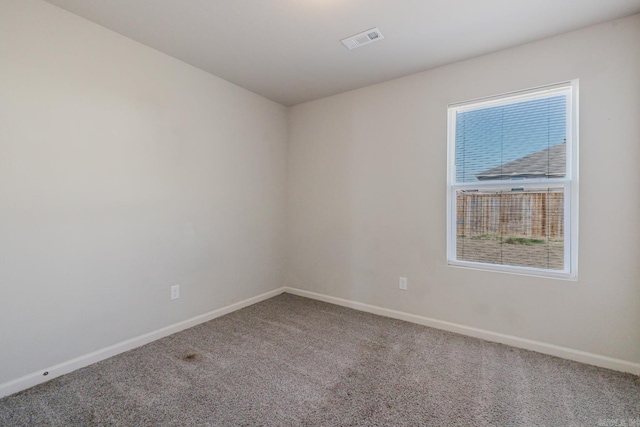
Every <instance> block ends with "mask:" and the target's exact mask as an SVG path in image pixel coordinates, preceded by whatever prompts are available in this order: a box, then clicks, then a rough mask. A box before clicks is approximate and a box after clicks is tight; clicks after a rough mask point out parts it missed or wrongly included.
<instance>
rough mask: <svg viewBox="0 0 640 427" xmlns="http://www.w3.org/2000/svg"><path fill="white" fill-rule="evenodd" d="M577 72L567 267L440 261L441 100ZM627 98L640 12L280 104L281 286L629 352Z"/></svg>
mask: <svg viewBox="0 0 640 427" xmlns="http://www.w3.org/2000/svg"><path fill="white" fill-rule="evenodd" d="M574 78H578V79H580V233H579V239H580V244H579V271H578V273H579V280H578V281H573V282H572V281H562V280H553V279H542V278H533V277H525V276H516V275H509V274H502V273H492V272H485V271H474V270H467V269H460V268H454V267H447V266H446V156H447V139H446V129H447V105H448V104H449V103H453V102H459V101H464V100H469V99H473V98H478V97H483V96H488V95H495V94H500V93H504V92H509V91H514V90H520V89H526V88H531V87H535V86H540V85H545V84H550V83H556V82H561V81H566V80H569V79H574ZM639 112H640V15H636V16H633V17H630V18H627V19H622V20H618V21H614V22H609V23H605V24H603V25H599V26H595V27H591V28H587V29H584V30H580V31H576V32H572V33H568V34H565V35H562V36H558V37H554V38H551V39H546V40H543V41H539V42H536V43H531V44H528V45H525V46H520V47H517V48H513V49H509V50H505V51H501V52H497V53H494V54H491V55H486V56H482V57H478V58H475V59H471V60H467V61H463V62H460V63H456V64H453V65H449V66H445V67H441V68H438V69H434V70H430V71H426V72H423V73H419V74H415V75H412V76H409V77H405V78H401V79H397V80H393V81H389V82H386V83H382V84H379V85H375V86H370V87H367V88H364V89H360V90H356V91H352V92H348V93H344V94H341V95H337V96H333V97H329V98H325V99H322V100H318V101H314V102H309V103H306V104H301V105H298V106H295V107H292V108H291V109H290V111H289V144H290V148H289V158H288V161H289V163H288V165H289V167H288V211H287V215H288V222H287V224H288V268H287V283H288V286H292V287H296V288H301V289H305V290H310V291H314V292H318V293H322V294H326V295H330V296H333V297H339V298H345V299H349V300H353V301H359V302H363V303H368V304H373V305H377V306H382V307H385V308H389V309H395V310H400V311H404V312H408V313H412V314H416V315H421V316H426V317H430V318H434V319H439V320H444V321H449V322H454V323H457V324H462V325H467V326H471V327H475V328H480V329H485V330H488V331H493V332H498V333H503V334H509V335H513V336H517V337H521V338H526V339H531V340H536V341H541V342H543V343H548V344H554V345H560V346H563V347H568V348H571V349H577V350H582V351H586V352H590V353H595V354H597V355H604V356H610V357H614V358H619V359H622V360H626V361H630V362H640V327H639V325H640V245H639V242H640V221H639V218H640V191H638V189H637V184H638V183H640V166H639V162H640V117H639ZM398 276H406V277H408V279H409V290H408V291H406V292H403V291H400V290H398Z"/></svg>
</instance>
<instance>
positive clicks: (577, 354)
mask: <svg viewBox="0 0 640 427" xmlns="http://www.w3.org/2000/svg"><path fill="white" fill-rule="evenodd" d="M285 292H287V293H290V294H293V295H298V296H301V297H306V298H311V299H315V300H319V301H324V302H328V303H331V304H336V305H341V306H343V307H349V308H353V309H355V310H360V311H365V312H367V313H372V314H377V315H380V316H385V317H391V318H393V319H399V320H405V321H407V322H411V323H417V324H419V325H424V326H429V327H432V328H436V329H442V330H445V331H449V332H455V333H458V334H461V335H467V336H471V337H475V338H480V339H483V340H486V341H492V342H498V343H501V344H506V345H510V346H512V347H518V348H523V349H525V350H532V351H537V352H538V353H543V354H548V355H551V356H556V357H560V358H563V359H568V360H574V361H576V362H581V363H586V364H588V365H594V366H599V367H602V368H607V369H613V370H616V371H622V372H628V373H631V374H634V375H640V363H634V362H629V361H627V360H621V359H615V358H613V357H608V356H601V355H599V354H594V353H588V352H586V351H581V350H574V349H571V348H567V347H561V346H558V345H553V344H547V343H543V342H540V341H533V340H529V339H525V338H519V337H515V336H513V335H506V334H500V333H497V332H491V331H486V330H484V329H478V328H473V327H471V326H464V325H459V324H457V323H451V322H445V321H443V320H436V319H431V318H428V317H424V316H418V315H416V314H409V313H404V312H402V311H397V310H390V309H388V308H383V307H378V306H375V305H369V304H364V303H361V302H355V301H350V300H346V299H342V298H336V297H332V296H329V295H324V294H318V293H316V292H310V291H304V290H301V289H296V288H285Z"/></svg>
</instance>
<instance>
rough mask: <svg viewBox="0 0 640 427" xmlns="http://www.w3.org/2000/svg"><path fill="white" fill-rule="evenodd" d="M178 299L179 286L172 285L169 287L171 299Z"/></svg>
mask: <svg viewBox="0 0 640 427" xmlns="http://www.w3.org/2000/svg"><path fill="white" fill-rule="evenodd" d="M178 298H180V285H173V286H172V287H171V299H172V300H174V299H178Z"/></svg>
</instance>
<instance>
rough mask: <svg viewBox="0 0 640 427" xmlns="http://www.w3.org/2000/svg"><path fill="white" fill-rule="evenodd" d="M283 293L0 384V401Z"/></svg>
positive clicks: (226, 309) (217, 311)
mask: <svg viewBox="0 0 640 427" xmlns="http://www.w3.org/2000/svg"><path fill="white" fill-rule="evenodd" d="M284 291H285V288H279V289H275V290H273V291H269V292H265V293H264V294H260V295H258V296H255V297H252V298H249V299H246V300H244V301H240V302H237V303H235V304H231V305H228V306H226V307H222V308H219V309H217V310H213V311H210V312H208V313H205V314H201V315H199V316H196V317H192V318H191V319H187V320H184V321H182V322H178V323H175V324H173V325H169V326H166V327H164V328H162V329H158V330H156V331H153V332H149V333H147V334H144V335H140V336H137V337H134V338H131V339H128V340H126V341H122V342H119V343H117V344H114V345H111V346H109V347H105V348H102V349H100V350H96V351H94V352H91V353H88V354H85V355H82V356H79V357H76V358H75V359H71V360H68V361H66V362H62V363H59V364H57V365H55V366H51V367H48V368H44V369H41V370H39V371H38V372H33V373H31V374H28V375H25V376H23V377H20V378H16V379H15V380H12V381H9V382H6V383H3V384H0V397H4V396H8V395H10V394H13V393H17V392H19V391H22V390H26V389H28V388H30V387H33V386H35V385H38V384H41V383H44V382H47V381H49V380H52V379H54V378H56V377H59V376H61V375H64V374H68V373H69V372H72V371H75V370H76V369H80V368H84V367H85V366H88V365H91V364H92V363H96V362H99V361H101V360H104V359H107V358H109V357H112V356H115V355H116V354H120V353H124V352H125V351H129V350H132V349H134V348H136V347H140V346H142V345H145V344H148V343H150V342H152V341H155V340H158V339H160V338H164V337H166V336H169V335H171V334H175V333H176V332H180V331H182V330H184V329H188V328H191V327H193V326H196V325H198V324H200V323H204V322H208V321H209V320H212V319H215V318H216V317H220V316H224V315H225V314H229V313H231V312H233V311H236V310H240V309H241V308H244V307H248V306H250V305H253V304H255V303H257V302H260V301H264V300H266V299H269V298H272V297H274V296H276V295H279V294H281V293H283V292H284ZM45 372H47V375H44V373H45Z"/></svg>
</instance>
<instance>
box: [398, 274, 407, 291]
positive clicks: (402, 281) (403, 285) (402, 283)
mask: <svg viewBox="0 0 640 427" xmlns="http://www.w3.org/2000/svg"><path fill="white" fill-rule="evenodd" d="M398 284H399V287H400V289H402V290H403V291H406V290H407V278H406V277H401V278H400V281H399V282H398Z"/></svg>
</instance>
